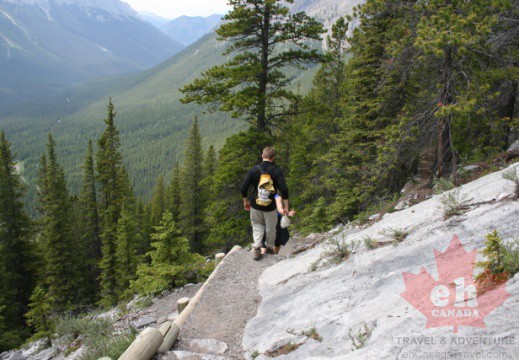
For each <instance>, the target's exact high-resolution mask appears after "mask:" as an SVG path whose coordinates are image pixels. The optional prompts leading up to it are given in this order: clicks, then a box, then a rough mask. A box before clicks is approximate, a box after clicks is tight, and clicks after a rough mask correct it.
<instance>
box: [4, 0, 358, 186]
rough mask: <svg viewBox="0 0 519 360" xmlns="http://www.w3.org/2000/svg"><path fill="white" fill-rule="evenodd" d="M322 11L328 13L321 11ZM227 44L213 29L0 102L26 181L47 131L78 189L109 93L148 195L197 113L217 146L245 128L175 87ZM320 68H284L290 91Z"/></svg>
mask: <svg viewBox="0 0 519 360" xmlns="http://www.w3.org/2000/svg"><path fill="white" fill-rule="evenodd" d="M324 1H326V2H328V1H329V0H323V2H324ZM317 2H318V3H319V1H317ZM354 3H358V0H354ZM297 4H298V2H296V5H297ZM312 4H313V3H312ZM341 4H342V3H341ZM317 8H318V6H316V7H315V9H317ZM297 10H298V11H300V10H304V8H301V7H299V8H298V9H297ZM320 11H321V12H323V11H324V12H326V13H328V12H327V10H326V9H320ZM340 15H346V13H344V14H340V13H336V14H335V18H337V17H338V16H340ZM225 47H226V44H225V43H221V42H217V41H216V35H215V34H214V33H211V34H208V35H206V36H204V37H203V38H201V39H200V40H199V41H197V42H196V43H194V44H192V45H191V46H189V47H188V48H186V49H184V50H183V51H181V52H180V53H179V54H177V55H176V56H174V57H172V58H171V59H169V60H167V61H166V62H164V63H162V64H160V65H158V66H156V67H154V68H152V69H149V70H147V71H144V72H141V73H137V74H132V75H128V76H124V77H117V78H106V79H99V80H95V81H91V82H89V83H87V84H84V85H82V86H80V87H77V88H75V89H65V90H63V91H60V92H58V93H56V94H50V95H46V96H40V97H33V98H32V99H31V101H30V102H16V103H13V102H11V103H10V104H4V105H2V104H1V103H0V127H3V128H4V129H5V130H6V132H7V134H8V136H9V138H10V140H11V143H12V144H13V148H14V149H15V151H16V152H17V154H18V157H19V159H20V160H21V161H25V164H26V167H25V169H26V175H27V178H28V179H34V177H35V175H36V169H37V162H38V159H39V157H40V155H41V153H42V152H43V151H44V143H45V136H42V134H45V133H46V132H49V131H50V132H52V133H53V134H54V135H55V138H56V141H57V145H58V146H57V148H58V151H59V154H60V159H61V161H62V162H63V163H64V165H65V168H66V170H67V174H68V175H69V180H70V181H71V185H72V189H73V190H74V191H77V189H78V188H79V183H80V179H81V168H80V166H81V162H82V160H83V156H84V151H85V149H86V144H87V140H88V138H97V137H98V136H99V134H100V132H101V131H102V126H103V122H102V119H104V117H105V115H106V105H107V103H108V98H109V97H112V98H113V101H114V103H115V107H116V111H117V113H118V116H117V118H116V122H117V125H118V127H119V128H120V130H121V133H122V134H123V138H122V143H123V144H122V151H123V155H124V158H125V161H126V163H127V165H128V171H129V173H130V175H131V178H132V181H133V184H134V185H135V187H136V191H137V193H138V194H139V195H145V196H147V195H149V193H150V192H151V189H152V188H153V186H154V182H155V181H156V179H157V177H158V175H159V174H164V175H169V173H170V172H171V169H172V168H173V166H174V163H175V161H177V160H181V159H182V157H183V154H182V152H183V146H184V140H185V138H186V136H187V131H188V128H189V125H190V123H191V121H192V119H193V118H194V116H198V117H199V120H200V128H201V132H202V136H203V140H204V143H205V145H206V146H208V145H210V144H213V145H215V147H216V148H217V149H218V148H220V147H221V146H222V145H223V143H224V141H225V138H226V137H228V136H229V135H231V134H233V133H235V132H237V131H239V130H240V129H244V128H245V126H246V124H244V123H243V122H242V121H240V120H237V119H231V118H230V116H229V115H228V114H224V113H216V114H206V113H205V112H204V111H205V108H204V107H201V106H197V105H182V104H181V103H180V101H179V99H180V98H181V93H180V92H179V91H178V89H179V88H180V87H181V86H182V85H183V84H185V83H188V82H190V81H192V80H193V79H195V78H196V77H198V76H200V74H201V73H202V72H203V71H204V70H206V69H208V68H209V67H211V66H214V65H217V64H221V63H222V62H224V61H225V57H223V56H222V52H223V51H224V49H225ZM317 68H318V67H317V66H313V67H311V68H310V69H308V70H307V71H299V70H294V69H290V70H288V74H289V77H290V79H291V80H292V83H293V89H295V90H297V91H300V92H304V91H306V90H307V89H308V88H309V87H310V86H311V84H312V79H313V76H314V74H315V71H316V69H317ZM32 196H34V195H32Z"/></svg>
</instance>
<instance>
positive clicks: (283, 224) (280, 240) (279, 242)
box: [261, 194, 296, 255]
mask: <svg viewBox="0 0 519 360" xmlns="http://www.w3.org/2000/svg"><path fill="white" fill-rule="evenodd" d="M274 199H275V200H276V207H277V213H278V222H277V225H276V241H275V245H274V251H272V249H269V248H267V245H266V237H265V236H264V237H263V242H262V246H261V254H262V255H264V254H269V253H270V254H274V255H277V254H279V250H280V249H281V247H282V246H285V245H286V244H287V242H288V240H290V233H289V232H288V226H289V225H290V219H288V218H286V217H292V216H294V215H295V214H296V212H295V211H294V210H291V211H289V212H288V214H286V215H282V212H283V199H282V198H281V196H280V195H279V194H276V195H275V196H274ZM283 217H285V219H283Z"/></svg>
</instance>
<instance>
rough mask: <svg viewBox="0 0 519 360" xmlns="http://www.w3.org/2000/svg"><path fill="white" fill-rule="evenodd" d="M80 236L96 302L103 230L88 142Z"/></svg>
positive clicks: (80, 214) (92, 297)
mask: <svg viewBox="0 0 519 360" xmlns="http://www.w3.org/2000/svg"><path fill="white" fill-rule="evenodd" d="M78 217H79V224H78V227H79V236H80V238H81V243H82V244H83V247H84V249H85V253H84V254H83V256H84V257H85V259H86V262H87V272H88V284H89V295H90V298H91V299H92V300H95V299H96V297H97V295H98V292H99V275H100V269H99V262H100V261H101V229H100V221H99V210H98V200H97V186H96V177H95V164H94V154H93V148H92V141H91V140H90V141H89V142H88V149H87V154H86V156H85V162H84V164H83V185H82V188H81V192H80V195H79V203H78Z"/></svg>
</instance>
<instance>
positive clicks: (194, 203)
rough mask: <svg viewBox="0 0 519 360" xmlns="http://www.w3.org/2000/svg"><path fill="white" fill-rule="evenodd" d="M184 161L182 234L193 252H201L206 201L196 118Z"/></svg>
mask: <svg viewBox="0 0 519 360" xmlns="http://www.w3.org/2000/svg"><path fill="white" fill-rule="evenodd" d="M184 159H185V160H184V167H183V169H182V174H181V182H180V184H181V192H180V213H179V218H180V224H181V229H182V233H183V234H184V236H185V237H186V238H187V239H188V240H189V245H190V246H191V250H192V251H195V252H199V251H202V249H203V243H202V241H203V238H202V237H203V233H204V208H205V199H204V196H203V189H202V186H201V181H202V179H203V167H202V162H203V151H202V143H201V138H200V131H199V128H198V120H197V119H196V118H195V120H194V122H193V125H192V126H191V129H190V130H189V135H188V138H187V140H186V148H185V156H184Z"/></svg>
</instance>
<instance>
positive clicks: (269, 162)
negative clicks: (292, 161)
mask: <svg viewBox="0 0 519 360" xmlns="http://www.w3.org/2000/svg"><path fill="white" fill-rule="evenodd" d="M261 157H262V159H263V161H262V162H261V164H259V165H256V166H253V167H252V168H251V169H250V170H249V171H248V172H247V176H246V177H245V180H244V181H243V183H242V185H241V188H240V190H241V193H242V197H243V207H244V209H245V210H247V211H250V221H251V224H252V237H253V241H254V242H253V244H252V256H253V259H254V260H259V259H260V258H261V242H262V240H263V236H264V235H265V236H266V243H267V248H274V246H275V241H276V225H277V222H278V216H277V209H276V201H275V200H274V195H275V194H276V193H277V192H278V191H279V193H280V194H281V197H282V203H283V209H281V210H282V214H283V215H285V214H288V213H289V211H290V208H289V206H290V205H289V202H288V187H287V184H286V181H285V175H284V174H283V171H282V170H281V169H280V168H278V167H277V166H276V165H274V159H275V157H276V151H275V150H274V149H273V148H271V147H266V148H265V149H264V150H263V153H262V154H261ZM251 186H252V193H251V194H250V196H249V189H250V187H251Z"/></svg>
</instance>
